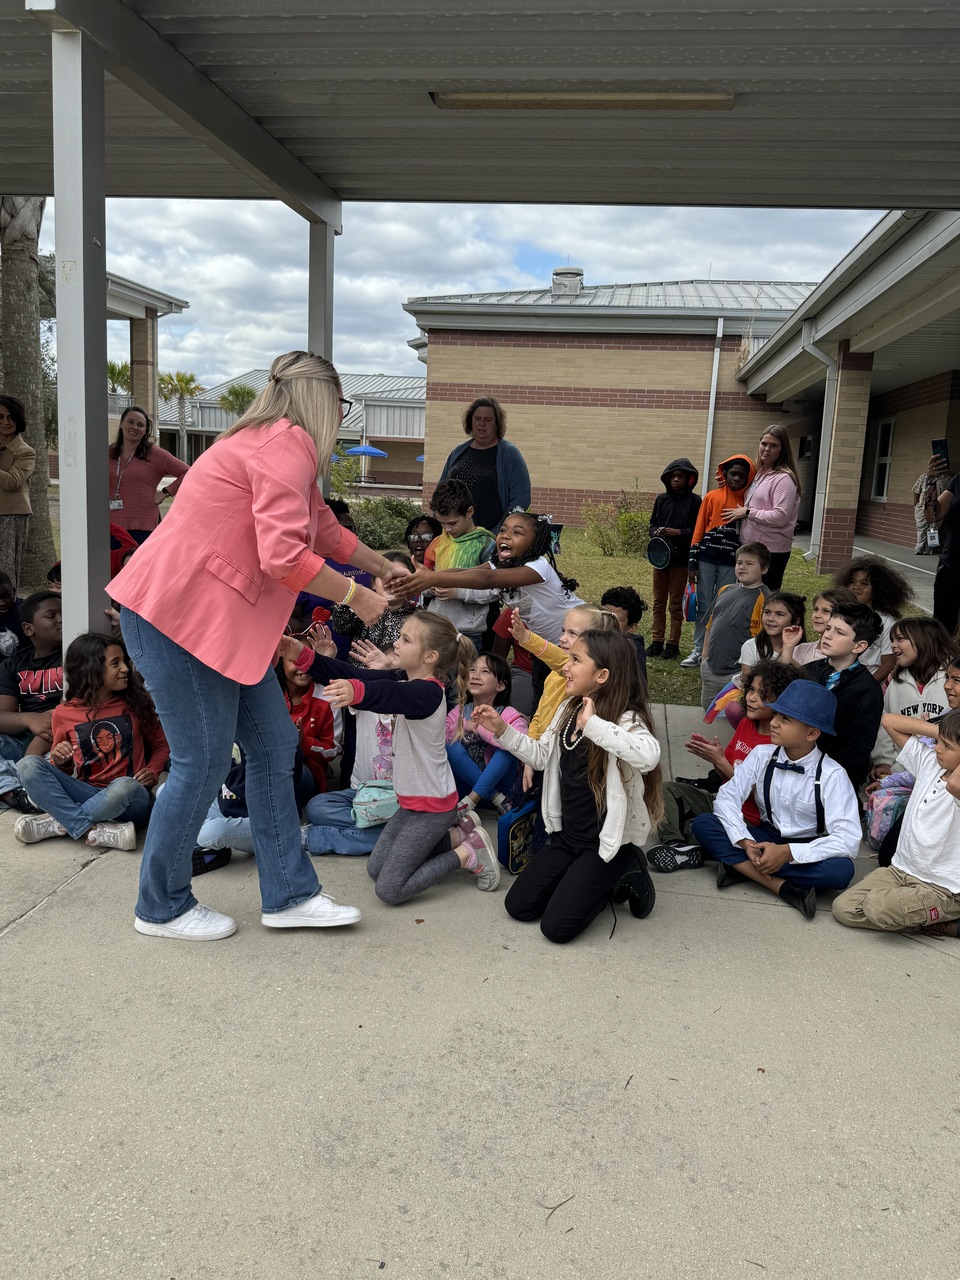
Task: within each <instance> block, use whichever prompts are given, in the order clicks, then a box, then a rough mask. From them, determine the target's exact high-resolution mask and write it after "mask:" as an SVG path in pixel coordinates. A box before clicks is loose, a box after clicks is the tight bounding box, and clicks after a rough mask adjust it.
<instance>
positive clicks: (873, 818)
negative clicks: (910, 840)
mask: <svg viewBox="0 0 960 1280" xmlns="http://www.w3.org/2000/svg"><path fill="white" fill-rule="evenodd" d="M894 778H896V779H897V781H896V782H893V779H894ZM901 778H903V774H891V775H890V777H889V778H884V779H883V781H882V782H881V783H880V786H879V787H878V788H877V790H876V791H872V792H871V793H870V795H869V796H867V805H866V828H867V844H868V845H869V846H870V848H871V849H879V848H880V846H881V844H883V841H884V839H885V838H886V836H887V833H888V832H889V831H890V828H891V827H892V826H893V825H894V823H895V822H897V821H899V819H900V818H902V817H903V813H904V810H905V809H906V807H907V801H908V800H909V799H910V793H911V792H912V791H913V781H912V780H911V782H910V784H909V786H907V785H904V784H903V783H902V782H900V781H899V780H900V779H901ZM890 782H893V785H892V786H885V785H884V784H885V783H890Z"/></svg>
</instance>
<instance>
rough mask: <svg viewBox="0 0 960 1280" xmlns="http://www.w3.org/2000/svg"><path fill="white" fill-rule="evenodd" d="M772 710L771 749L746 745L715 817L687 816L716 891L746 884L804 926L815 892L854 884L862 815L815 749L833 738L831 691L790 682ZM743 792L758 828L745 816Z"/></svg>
mask: <svg viewBox="0 0 960 1280" xmlns="http://www.w3.org/2000/svg"><path fill="white" fill-rule="evenodd" d="M770 705H771V706H772V708H773V712H774V715H773V719H772V720H771V721H770V745H769V746H759V747H754V749H753V751H751V752H750V754H749V755H748V756H747V758H746V759H745V760H744V761H743V762H742V763H741V764H739V765H738V766H737V768H736V770H735V771H734V775H733V777H732V778H731V779H730V781H729V782H726V783H724V785H723V786H722V787H721V788H720V790H719V791H718V792H717V797H716V800H715V801H714V807H713V813H704V814H700V815H699V816H698V817H696V818H694V820H693V825H692V829H693V836H694V839H695V840H696V841H697V842H698V844H700V845H701V846H702V848H703V851H704V854H705V855H706V856H707V857H708V858H715V859H716V860H717V862H718V863H719V864H720V865H719V866H718V867H717V888H718V889H725V888H727V887H728V886H729V885H732V884H744V883H745V882H746V881H747V880H752V881H753V882H754V883H755V884H759V885H763V887H764V888H765V889H769V890H770V892H771V893H775V894H776V895H777V896H778V897H779V898H781V899H782V900H783V901H784V902H785V903H786V904H787V906H790V907H793V908H794V909H795V910H797V911H799V912H801V914H802V915H803V916H804V917H805V918H806V919H807V920H812V919H813V917H814V916H815V915H816V913H817V890H818V889H845V888H846V887H847V885H849V883H850V881H851V880H852V879H853V860H854V858H856V856H857V852H858V850H859V848H860V811H859V807H858V805H857V796H856V793H855V791H854V789H853V786H852V785H851V782H850V779H849V778H848V777H847V774H846V771H845V770H844V769H843V768H842V767H841V766H840V765H839V764H837V762H836V761H835V760H831V759H830V757H829V756H827V755H825V754H824V752H823V751H822V749H821V748H820V747H819V745H818V739H819V737H820V735H821V734H832V733H833V732H834V716H835V714H836V709H837V700H836V698H835V697H834V696H833V694H832V693H830V691H829V690H827V689H825V688H824V687H823V686H822V685H819V684H814V683H813V682H812V681H810V680H795V681H794V682H793V684H791V685H788V686H787V688H786V689H784V691H783V692H782V693H781V694H780V696H779V697H778V698H777V700H776V702H773V703H771V704H770ZM751 793H752V794H753V797H754V800H755V801H756V804H757V808H758V810H759V812H760V818H761V822H760V825H759V826H748V825H747V823H746V822H745V821H744V818H743V812H742V809H743V802H744V801H745V800H746V799H748V797H749V796H750V795H751Z"/></svg>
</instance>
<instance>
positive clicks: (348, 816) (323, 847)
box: [303, 717, 383, 857]
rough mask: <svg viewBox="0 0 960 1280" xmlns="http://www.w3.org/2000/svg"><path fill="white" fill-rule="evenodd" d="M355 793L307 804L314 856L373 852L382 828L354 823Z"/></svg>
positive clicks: (335, 794) (337, 793)
mask: <svg viewBox="0 0 960 1280" xmlns="http://www.w3.org/2000/svg"><path fill="white" fill-rule="evenodd" d="M344 718H346V717H344ZM356 794H357V793H356V791H354V790H352V789H351V788H350V787H348V788H347V789H346V790H345V791H328V792H327V793H326V794H325V795H322V796H314V797H313V799H312V800H308V801H307V807H306V809H304V811H303V816H304V817H305V818H306V820H307V822H308V823H309V824H310V825H309V826H308V827H307V848H308V849H309V850H310V852H311V853H312V854H313V855H314V857H316V855H317V854H319V853H340V854H346V855H348V856H352V855H355V854H363V853H373V847H374V845H375V844H376V843H377V841H378V840H379V839H380V832H381V831H382V830H383V826H379V827H358V826H357V825H356V823H355V822H354V820H353V797H354V796H355V795H356Z"/></svg>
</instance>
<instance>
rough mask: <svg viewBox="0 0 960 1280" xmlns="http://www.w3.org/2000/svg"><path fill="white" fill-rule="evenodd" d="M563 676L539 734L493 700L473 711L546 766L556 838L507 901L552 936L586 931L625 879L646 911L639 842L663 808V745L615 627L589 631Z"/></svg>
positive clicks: (639, 910) (517, 915)
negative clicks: (510, 721) (560, 697)
mask: <svg viewBox="0 0 960 1280" xmlns="http://www.w3.org/2000/svg"><path fill="white" fill-rule="evenodd" d="M566 681H567V698H566V701H564V702H563V703H561V705H560V707H559V708H558V710H557V712H556V714H555V715H554V717H553V720H552V721H551V723H550V725H549V727H548V728H547V730H546V731H545V732H544V734H543V736H542V737H541V738H539V739H536V740H535V739H532V738H528V737H527V736H526V735H525V734H522V733H518V732H517V731H516V729H511V728H510V727H509V726H508V725H507V724H506V723H505V722H504V720H503V719H502V718H501V717H500V715H499V714H498V713H497V712H496V711H495V710H494V708H493V707H490V706H481V707H475V708H474V711H473V718H474V720H476V721H478V722H479V723H480V724H482V725H483V726H484V727H485V728H486V729H488V730H489V731H490V732H491V733H492V734H493V735H494V736H495V737H496V738H498V739H499V740H500V745H501V746H502V747H505V748H506V749H507V751H512V752H513V754H514V755H516V756H519V757H520V759H521V760H523V761H524V763H525V764H528V765H530V766H531V767H532V768H534V769H543V770H544V779H543V808H542V812H543V823H544V826H545V827H546V829H547V831H548V832H549V833H550V839H549V840H548V842H547V843H546V844H545V845H544V846H543V848H542V849H540V850H539V851H538V852H537V853H535V854H534V855H533V857H532V859H531V860H530V862H529V863H528V864H527V865H526V867H524V869H523V871H522V872H521V874H520V875H519V876H518V877H517V879H516V880H515V881H514V882H513V884H512V885H511V886H510V889H509V891H508V892H507V896H506V899H505V901H504V905H505V907H506V909H507V911H508V912H509V913H510V915H511V916H513V918H514V919H515V920H524V921H528V920H539V921H540V931H541V933H542V934H543V935H544V937H545V938H548V939H549V940H550V941H551V942H570V941H571V940H572V939H573V938H575V937H577V935H578V934H580V933H582V932H583V930H584V929H585V928H586V927H587V925H588V924H589V923H590V922H591V920H593V919H595V918H596V916H598V915H599V914H600V912H601V911H602V910H603V908H604V907H605V906H606V905H607V903H608V902H609V901H610V899H611V896H613V895H614V894H615V893H616V894H617V895H619V893H620V890H619V889H618V885H619V884H620V882H621V880H625V881H626V890H625V892H624V893H623V897H624V898H626V897H629V898H630V909H631V911H632V912H633V914H634V915H635V916H637V917H638V918H642V917H643V916H646V915H649V914H650V912H651V911H652V910H653V904H654V901H655V897H656V895H655V892H654V888H653V884H652V882H651V880H650V876H649V874H648V872H647V869H646V860H645V858H644V856H643V853H642V851H641V846H642V845H643V842H644V840H645V839H646V838H647V836H648V835H649V833H650V825H651V819H652V820H653V821H654V822H655V821H657V820H658V819H659V818H660V816H661V813H662V809H661V801H660V785H661V773H660V744H659V743H658V742H657V740H656V738H655V737H654V735H653V732H652V729H653V719H652V716H651V714H650V706H649V703H648V702H647V698H646V694H645V693H644V690H643V687H642V685H641V683H640V673H639V671H638V670H637V664H636V661H635V659H634V657H633V652H632V646H631V644H630V641H629V640H627V639H626V638H625V637H624V636H623V635H621V634H620V632H619V631H585V632H583V634H582V635H581V636H580V637H579V638H578V639H577V640H576V641H574V643H573V644H572V645H571V647H570V654H569V657H568V659H567V664H566ZM619 900H622V898H621V899H619Z"/></svg>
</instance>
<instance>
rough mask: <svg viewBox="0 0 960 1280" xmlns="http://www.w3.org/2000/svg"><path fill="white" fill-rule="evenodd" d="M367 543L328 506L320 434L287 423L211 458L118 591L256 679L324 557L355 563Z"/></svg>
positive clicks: (187, 640)
mask: <svg viewBox="0 0 960 1280" xmlns="http://www.w3.org/2000/svg"><path fill="white" fill-rule="evenodd" d="M356 547H357V535H356V534H355V533H353V532H352V531H351V530H349V529H344V528H343V527H342V526H341V525H339V524H338V523H337V520H336V517H335V516H334V514H333V512H332V511H331V510H330V508H329V507H328V506H327V504H326V503H325V502H324V501H323V497H322V495H321V493H320V489H319V487H318V485H317V451H316V448H315V447H314V444H313V441H312V440H311V439H310V437H309V436H308V435H307V433H306V432H305V431H304V430H303V429H302V428H301V427H297V426H293V425H291V423H289V422H288V421H287V420H286V419H285V418H283V419H281V420H280V421H279V422H275V423H274V424H273V425H272V426H269V427H251V428H248V429H247V430H245V431H238V432H237V434H236V435H233V436H230V437H229V438H228V439H226V440H218V441H217V442H216V443H215V444H213V445H211V447H210V448H209V449H208V450H207V451H206V453H203V454H201V455H200V457H199V458H198V459H197V461H196V462H195V463H194V464H193V466H192V467H191V468H190V470H189V471H188V472H187V474H186V475H185V476H184V478H183V481H182V484H181V486H180V492H179V494H178V495H177V500H176V502H175V503H174V504H173V506H172V507H171V509H170V513H169V515H168V516H167V517H166V518H165V519H164V520H162V521H161V523H160V527H159V528H158V529H156V530H155V531H154V532H153V533H152V534H151V535H150V537H149V538H148V539H147V540H146V542H144V544H143V545H142V546H141V547H140V549H139V550H138V551H137V552H135V553H134V555H133V557H132V558H131V559H130V560H129V561H128V562H127V565H126V567H125V568H124V569H123V570H121V572H120V573H119V574H118V575H117V576H116V577H115V578H114V579H113V581H112V582H111V583H110V586H109V588H108V591H109V594H110V595H111V596H112V597H113V598H114V599H115V600H118V601H119V602H120V603H121V604H122V605H125V606H126V608H128V609H132V610H133V611H134V612H135V613H138V614H139V615H140V617H142V618H145V619H146V620H147V622H149V623H151V624H152V625H153V626H155V627H156V628H157V630H158V631H162V632H163V634H164V635H165V636H168V637H169V638H170V639H171V640H173V641H174V642H175V643H176V644H178V645H180V646H181V648H183V649H186V650H187V652H188V653H191V654H193V656H194V657H195V658H199V660H200V661H201V662H203V663H205V664H206V665H207V666H208V667H212V668H213V669H214V670H215V671H219V672H220V673H221V675H224V676H226V677H227V678H228V679H230V680H236V681H237V682H238V683H239V684H255V683H256V682H257V681H258V680H260V679H262V677H263V675H264V673H265V672H266V670H267V668H268V667H269V666H270V664H271V662H272V660H273V657H274V655H275V653H276V649H277V645H278V643H279V640H280V636H281V635H282V634H283V628H284V627H285V626H286V623H287V620H288V619H289V617H290V612H291V610H292V609H293V604H294V600H295V598H296V594H297V592H299V591H301V590H302V589H303V588H304V587H305V586H306V584H307V583H308V582H309V581H310V580H311V578H313V577H315V575H316V574H317V573H319V571H320V569H322V568H323V564H324V557H326V556H329V557H330V558H332V559H336V560H339V561H340V562H341V563H349V561H350V557H351V556H352V555H353V553H354V551H355V550H356Z"/></svg>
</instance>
